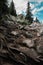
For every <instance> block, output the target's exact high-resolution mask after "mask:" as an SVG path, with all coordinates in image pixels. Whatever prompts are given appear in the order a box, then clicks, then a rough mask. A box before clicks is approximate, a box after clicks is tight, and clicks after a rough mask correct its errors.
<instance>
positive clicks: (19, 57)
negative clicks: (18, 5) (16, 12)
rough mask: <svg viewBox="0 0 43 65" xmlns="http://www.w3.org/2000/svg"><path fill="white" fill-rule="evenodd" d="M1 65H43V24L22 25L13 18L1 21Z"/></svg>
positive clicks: (7, 16) (8, 17) (6, 17)
mask: <svg viewBox="0 0 43 65" xmlns="http://www.w3.org/2000/svg"><path fill="white" fill-rule="evenodd" d="M0 64H1V65H37V64H38V65H43V24H40V23H36V22H33V23H32V24H31V25H21V24H20V23H18V20H17V19H16V18H15V17H13V16H11V15H6V16H3V18H2V20H1V21H0Z"/></svg>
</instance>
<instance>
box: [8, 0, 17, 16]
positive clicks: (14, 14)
mask: <svg viewBox="0 0 43 65" xmlns="http://www.w3.org/2000/svg"><path fill="white" fill-rule="evenodd" d="M9 12H10V14H11V15H13V16H17V14H16V10H15V6H14V3H13V0H12V2H11V4H10V7H9Z"/></svg>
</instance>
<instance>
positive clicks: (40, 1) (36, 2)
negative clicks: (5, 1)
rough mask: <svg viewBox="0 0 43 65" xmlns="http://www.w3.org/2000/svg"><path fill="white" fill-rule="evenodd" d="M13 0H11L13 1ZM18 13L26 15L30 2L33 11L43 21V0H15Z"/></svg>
mask: <svg viewBox="0 0 43 65" xmlns="http://www.w3.org/2000/svg"><path fill="white" fill-rule="evenodd" d="M11 1H12V0H9V2H11ZM13 1H14V4H15V8H16V11H17V14H24V15H26V9H27V3H28V1H29V2H30V8H31V13H32V14H33V18H34V20H35V19H36V17H37V18H38V19H39V20H40V22H42V23H43V0H13Z"/></svg>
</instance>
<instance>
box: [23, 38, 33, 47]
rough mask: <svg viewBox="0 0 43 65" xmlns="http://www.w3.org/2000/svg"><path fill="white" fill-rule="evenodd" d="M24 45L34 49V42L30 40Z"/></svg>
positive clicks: (26, 40)
mask: <svg viewBox="0 0 43 65" xmlns="http://www.w3.org/2000/svg"><path fill="white" fill-rule="evenodd" d="M23 44H26V45H27V46H28V47H34V41H33V40H30V39H24V40H23Z"/></svg>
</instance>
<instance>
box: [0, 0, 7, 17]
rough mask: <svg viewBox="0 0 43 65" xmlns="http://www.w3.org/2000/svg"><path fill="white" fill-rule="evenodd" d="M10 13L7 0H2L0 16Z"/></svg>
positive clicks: (0, 0) (0, 2)
mask: <svg viewBox="0 0 43 65" xmlns="http://www.w3.org/2000/svg"><path fill="white" fill-rule="evenodd" d="M6 13H8V6H7V0H0V16H1V15H2V14H6Z"/></svg>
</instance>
